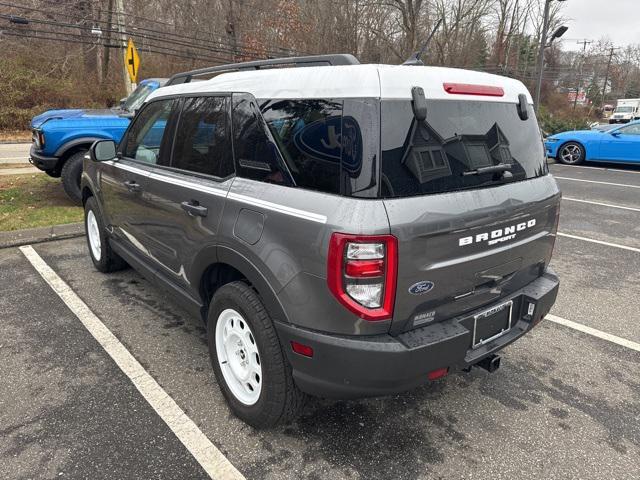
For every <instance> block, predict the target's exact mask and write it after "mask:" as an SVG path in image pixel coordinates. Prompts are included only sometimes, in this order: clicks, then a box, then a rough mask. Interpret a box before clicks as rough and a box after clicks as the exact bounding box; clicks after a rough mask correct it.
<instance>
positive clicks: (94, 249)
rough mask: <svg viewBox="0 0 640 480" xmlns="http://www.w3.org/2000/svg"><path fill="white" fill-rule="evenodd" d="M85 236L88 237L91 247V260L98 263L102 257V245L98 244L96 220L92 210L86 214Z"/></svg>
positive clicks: (98, 234)
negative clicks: (93, 259)
mask: <svg viewBox="0 0 640 480" xmlns="http://www.w3.org/2000/svg"><path fill="white" fill-rule="evenodd" d="M87 236H88V237H89V246H90V247H91V253H92V254H93V258H95V259H96V260H98V261H99V260H100V256H101V255H102V244H101V243H100V229H99V228H98V220H97V219H96V216H95V215H94V214H93V210H89V213H87Z"/></svg>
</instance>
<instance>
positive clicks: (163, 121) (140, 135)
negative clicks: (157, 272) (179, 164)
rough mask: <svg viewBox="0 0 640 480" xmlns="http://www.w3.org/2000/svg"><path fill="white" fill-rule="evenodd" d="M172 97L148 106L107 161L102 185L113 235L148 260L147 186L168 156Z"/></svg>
mask: <svg viewBox="0 0 640 480" xmlns="http://www.w3.org/2000/svg"><path fill="white" fill-rule="evenodd" d="M176 103H177V102H176V101H175V100H173V99H169V100H159V101H155V102H151V103H149V104H148V105H146V106H145V107H144V108H143V110H141V112H140V113H139V114H138V116H136V118H135V120H134V121H133V123H132V124H131V126H130V127H129V129H128V130H127V132H126V134H125V136H124V137H123V139H122V141H121V142H120V145H119V147H118V158H117V159H115V160H113V161H110V162H105V165H104V168H103V169H102V172H101V176H100V180H99V181H100V185H101V189H102V192H103V195H104V196H105V201H104V202H103V204H104V205H105V209H106V211H105V214H106V217H107V218H108V219H109V224H110V228H111V229H112V230H113V235H114V236H115V238H116V239H117V240H118V241H120V242H121V243H122V244H123V245H124V246H125V247H126V248H127V249H128V250H129V251H131V253H133V254H134V255H136V256H139V257H142V258H143V259H146V260H148V259H149V257H150V255H149V249H148V246H147V243H148V242H147V241H146V239H145V238H144V228H143V225H144V224H145V221H146V215H147V212H148V208H149V203H148V202H149V197H148V193H147V187H148V185H149V176H150V175H151V172H152V170H153V166H154V165H155V164H156V163H158V162H161V161H162V160H163V159H164V158H165V156H167V155H168V153H169V152H168V147H169V146H170V145H169V142H168V140H169V138H168V137H169V136H170V135H167V136H166V138H165V131H166V130H167V126H168V125H170V123H171V121H172V120H171V119H172V114H173V113H172V112H173V107H174V105H175V104H176Z"/></svg>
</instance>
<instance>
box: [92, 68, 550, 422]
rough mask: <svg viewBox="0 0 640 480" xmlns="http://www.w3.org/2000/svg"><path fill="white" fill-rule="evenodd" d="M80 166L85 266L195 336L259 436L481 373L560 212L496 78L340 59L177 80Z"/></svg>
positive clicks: (532, 317)
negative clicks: (313, 410)
mask: <svg viewBox="0 0 640 480" xmlns="http://www.w3.org/2000/svg"><path fill="white" fill-rule="evenodd" d="M275 67H279V68H275ZM298 67H306V68H298ZM214 74H215V75H216V76H215V77H213V78H212V79H210V80H207V81H200V82H194V83H192V82H191V81H190V80H191V79H192V78H196V77H197V78H201V77H203V76H207V75H209V76H211V75H214ZM90 156H91V159H86V160H85V163H84V173H83V176H82V197H83V202H84V205H85V212H86V215H85V217H86V228H87V233H88V235H87V239H88V245H89V253H90V255H91V258H92V260H93V263H94V264H95V266H96V267H97V269H98V270H100V271H102V272H109V271H113V270H115V269H118V268H121V267H123V266H125V265H126V264H129V265H131V266H133V267H134V268H135V269H137V270H138V271H140V272H141V273H142V274H144V275H145V276H146V277H147V278H149V279H150V280H151V281H153V282H155V283H157V284H158V285H159V286H161V287H163V288H165V289H166V290H167V291H168V292H170V293H171V294H172V295H173V297H174V298H175V299H176V300H177V301H178V302H180V303H181V304H182V305H183V306H184V307H186V309H187V310H189V311H190V312H192V313H193V314H194V315H198V316H200V317H201V318H202V319H203V320H204V322H205V324H206V327H207V330H208V338H209V350H210V355H211V361H212V365H213V369H214V371H215V374H216V378H217V380H218V383H219V385H220V388H221V389H222V392H223V393H224V396H225V398H226V399H227V401H228V403H229V405H230V407H231V409H232V410H233V412H234V413H235V414H236V415H238V416H239V417H240V418H242V419H243V420H244V421H246V422H247V423H249V424H251V425H254V426H256V427H266V426H270V425H274V424H276V423H279V422H282V421H286V420H289V419H291V418H293V417H295V415H296V414H297V413H298V412H299V411H300V409H301V408H302V406H303V404H304V399H305V398H306V395H307V394H311V395H317V396H323V397H332V398H354V397H364V396H375V395H385V394H390V393H396V392H400V391H403V390H407V389H410V388H413V387H415V386H418V385H422V384H424V383H426V382H429V381H433V380H436V379H438V378H441V377H443V376H445V375H446V374H447V373H449V372H452V371H456V370H465V369H468V368H470V367H471V366H481V367H483V368H485V369H486V370H489V371H493V370H495V369H496V368H497V367H498V366H499V361H500V357H499V356H498V355H497V352H499V351H500V350H501V349H503V348H504V347H505V346H507V345H508V344H510V343H511V342H513V341H514V340H516V339H517V338H519V337H521V336H522V335H524V334H525V333H526V332H528V331H529V330H531V328H532V327H533V326H534V325H536V324H537V323H538V322H540V320H541V319H542V318H543V317H544V316H545V315H546V314H547V313H548V312H549V310H550V308H551V306H552V305H553V303H554V301H555V298H556V295H557V291H558V284H559V283H558V278H557V276H556V275H555V274H554V273H553V272H552V271H551V270H550V269H549V262H550V259H551V254H552V250H553V247H554V242H555V238H556V229H557V224H558V212H559V203H560V192H559V190H558V186H557V184H556V182H555V180H554V179H553V178H552V176H551V175H550V174H549V172H548V170H547V165H546V161H545V152H544V149H543V146H542V143H541V141H540V132H539V129H538V124H537V121H536V118H535V114H534V111H533V108H532V100H531V96H530V94H529V92H528V91H527V89H526V88H525V87H524V85H523V84H522V83H520V82H518V81H516V80H513V79H510V78H504V77H499V76H495V75H489V74H484V73H479V72H471V71H465V70H459V69H446V68H434V67H424V66H392V65H361V64H359V63H358V61H357V60H356V59H355V58H354V57H352V56H350V55H329V56H314V57H300V58H290V59H280V60H267V61H262V62H249V63H245V64H235V65H225V66H219V67H213V68H209V69H203V70H198V71H193V72H186V73H184V74H179V75H177V76H175V77H174V78H172V79H171V80H170V81H169V86H167V87H165V88H162V89H159V90H158V91H156V92H154V93H153V94H151V95H150V96H149V98H148V99H147V101H146V103H145V105H144V106H143V107H142V108H141V109H140V111H139V112H138V114H137V115H136V117H135V119H134V120H133V122H132V123H131V125H130V127H129V129H128V130H127V132H126V133H125V135H124V137H123V139H122V141H121V142H120V144H119V145H116V144H115V143H114V142H112V141H99V142H96V143H95V144H94V145H93V147H92V148H91V151H90Z"/></svg>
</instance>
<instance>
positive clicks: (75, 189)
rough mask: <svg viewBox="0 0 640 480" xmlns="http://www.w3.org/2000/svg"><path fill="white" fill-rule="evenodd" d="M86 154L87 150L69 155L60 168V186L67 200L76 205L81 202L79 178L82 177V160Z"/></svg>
mask: <svg viewBox="0 0 640 480" xmlns="http://www.w3.org/2000/svg"><path fill="white" fill-rule="evenodd" d="M86 153H87V150H78V151H77V152H76V153H74V154H73V155H71V156H70V157H69V158H68V159H67V161H66V162H64V165H63V166H62V171H61V176H62V186H63V188H64V191H65V193H66V194H67V195H68V196H69V198H70V199H71V200H73V201H74V202H76V203H80V202H81V201H82V192H81V191H80V177H81V176H82V160H83V159H84V156H85V155H86Z"/></svg>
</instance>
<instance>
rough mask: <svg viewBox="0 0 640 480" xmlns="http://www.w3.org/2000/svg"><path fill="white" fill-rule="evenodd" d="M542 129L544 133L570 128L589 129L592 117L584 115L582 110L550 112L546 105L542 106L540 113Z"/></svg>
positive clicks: (551, 133)
mask: <svg viewBox="0 0 640 480" xmlns="http://www.w3.org/2000/svg"><path fill="white" fill-rule="evenodd" d="M538 122H539V123H540V129H541V130H542V133H543V134H544V135H553V134H554V133H560V132H566V131H569V130H588V129H589V124H590V123H592V122H593V120H592V119H590V118H588V117H586V116H584V115H583V114H582V113H581V112H579V111H576V112H570V113H556V114H553V113H550V112H549V111H548V110H547V109H546V108H545V107H544V106H541V107H540V112H539V114H538Z"/></svg>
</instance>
